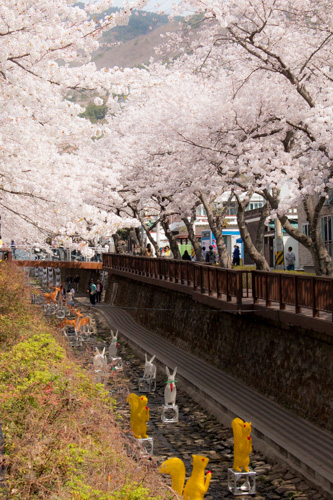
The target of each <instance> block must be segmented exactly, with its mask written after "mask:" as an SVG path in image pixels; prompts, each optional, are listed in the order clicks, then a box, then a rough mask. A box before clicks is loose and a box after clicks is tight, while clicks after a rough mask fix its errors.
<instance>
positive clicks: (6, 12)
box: [0, 0, 146, 242]
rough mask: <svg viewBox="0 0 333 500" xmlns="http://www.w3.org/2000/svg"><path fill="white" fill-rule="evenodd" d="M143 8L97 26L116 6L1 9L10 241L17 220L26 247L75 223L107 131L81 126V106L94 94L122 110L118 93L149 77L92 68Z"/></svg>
mask: <svg viewBox="0 0 333 500" xmlns="http://www.w3.org/2000/svg"><path fill="white" fill-rule="evenodd" d="M144 3H145V2H144V1H139V2H137V3H136V5H135V4H134V3H133V4H132V5H131V6H129V5H128V6H126V7H125V8H124V9H122V10H120V11H119V12H115V13H113V14H112V15H110V16H104V17H103V16H102V17H101V18H100V19H99V20H98V21H97V20H96V18H95V14H96V13H100V12H104V11H105V9H107V8H108V7H109V6H111V5H112V2H111V1H106V0H103V1H102V2H94V3H92V4H87V5H86V6H85V9H82V8H79V7H78V6H74V5H73V4H74V2H71V1H68V0H55V1H50V0H33V1H32V0H3V1H2V2H1V4H0V101H1V110H2V113H1V116H0V162H1V163H0V164H1V169H0V177H1V183H0V195H1V197H0V207H1V208H0V210H1V214H2V225H3V231H4V232H5V233H6V235H11V237H12V235H13V233H12V230H13V224H12V220H16V221H17V220H18V218H19V219H20V220H21V221H20V223H18V224H17V225H16V230H17V231H18V230H20V234H17V233H16V234H15V237H17V238H18V239H20V240H21V241H23V239H25V240H27V239H30V235H31V239H30V241H31V242H33V241H36V239H37V238H38V235H39V239H40V240H41V241H43V240H44V239H45V234H53V233H55V234H57V233H58V232H59V230H60V227H61V224H63V223H64V222H66V221H68V220H70V219H73V220H79V212H80V210H81V209H82V206H83V205H84V204H85V203H84V199H83V198H84V197H83V196H82V193H85V191H88V190H89V183H90V182H91V179H92V177H93V175H92V174H93V172H94V169H98V168H99V159H98V158H97V157H95V156H92V155H91V153H92V151H93V144H92V143H93V138H98V137H101V136H102V135H105V134H107V128H105V127H101V126H98V125H93V124H91V123H90V122H89V120H86V119H83V118H81V117H80V116H79V115H80V114H81V113H82V112H83V111H84V108H83V107H82V106H81V105H79V104H77V103H76V102H75V97H76V96H78V95H80V94H81V93H82V92H84V93H87V92H88V93H89V92H91V93H92V95H95V96H96V98H95V104H97V105H100V104H102V103H103V100H102V99H100V98H99V97H97V96H98V95H103V96H105V95H106V96H107V105H108V107H109V109H110V112H114V111H115V110H117V109H118V108H119V104H118V102H117V98H115V97H114V96H115V94H116V93H119V92H123V93H127V92H128V89H129V85H132V86H133V87H134V88H135V85H136V83H135V82H136V81H140V78H143V79H144V78H145V74H146V71H141V72H140V71H139V70H125V71H121V70H120V69H119V68H113V69H107V68H106V69H104V70H101V71H96V67H95V65H94V64H93V63H92V62H91V53H92V52H93V51H95V50H96V49H97V48H98V40H99V38H100V36H101V35H102V34H103V32H104V31H105V30H108V29H111V28H112V27H114V26H116V25H119V24H126V23H127V21H128V18H129V15H130V13H131V11H132V9H133V8H134V7H140V6H143V5H144ZM87 165H89V168H88V169H87ZM78 180H79V183H78V182H77V181H78ZM85 210H88V207H86V209H85ZM60 214H62V216H60ZM76 214H78V216H77V217H76ZM14 216H15V217H16V218H15V219H12V217H14ZM26 224H28V226H27V225H26ZM30 224H32V226H31V227H30Z"/></svg>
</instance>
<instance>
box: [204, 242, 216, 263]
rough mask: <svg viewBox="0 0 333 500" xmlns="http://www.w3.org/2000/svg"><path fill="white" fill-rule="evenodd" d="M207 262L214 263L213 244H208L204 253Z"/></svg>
mask: <svg viewBox="0 0 333 500" xmlns="http://www.w3.org/2000/svg"><path fill="white" fill-rule="evenodd" d="M206 262H207V264H216V254H215V252H214V249H213V245H209V250H208V252H207V253H206Z"/></svg>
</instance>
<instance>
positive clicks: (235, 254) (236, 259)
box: [232, 245, 240, 266]
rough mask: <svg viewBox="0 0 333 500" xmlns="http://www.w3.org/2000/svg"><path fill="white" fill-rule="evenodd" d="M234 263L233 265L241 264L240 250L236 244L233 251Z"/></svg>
mask: <svg viewBox="0 0 333 500" xmlns="http://www.w3.org/2000/svg"><path fill="white" fill-rule="evenodd" d="M232 265H233V266H239V265H240V252H239V246H238V245H234V251H233V253H232Z"/></svg>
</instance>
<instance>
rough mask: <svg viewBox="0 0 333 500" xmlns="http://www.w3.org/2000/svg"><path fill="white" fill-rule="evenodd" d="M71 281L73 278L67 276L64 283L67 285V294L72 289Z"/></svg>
mask: <svg viewBox="0 0 333 500" xmlns="http://www.w3.org/2000/svg"><path fill="white" fill-rule="evenodd" d="M72 279H73V278H72V276H71V275H69V276H67V278H66V283H67V292H69V291H70V289H71V288H72Z"/></svg>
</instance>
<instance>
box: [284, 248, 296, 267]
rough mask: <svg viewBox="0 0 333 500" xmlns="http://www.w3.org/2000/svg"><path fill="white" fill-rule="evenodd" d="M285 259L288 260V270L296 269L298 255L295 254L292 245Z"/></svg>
mask: <svg viewBox="0 0 333 500" xmlns="http://www.w3.org/2000/svg"><path fill="white" fill-rule="evenodd" d="M284 260H285V262H286V266H287V271H294V270H295V262H296V255H295V254H294V252H293V248H292V247H289V248H288V252H286V255H285V258H284Z"/></svg>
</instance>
